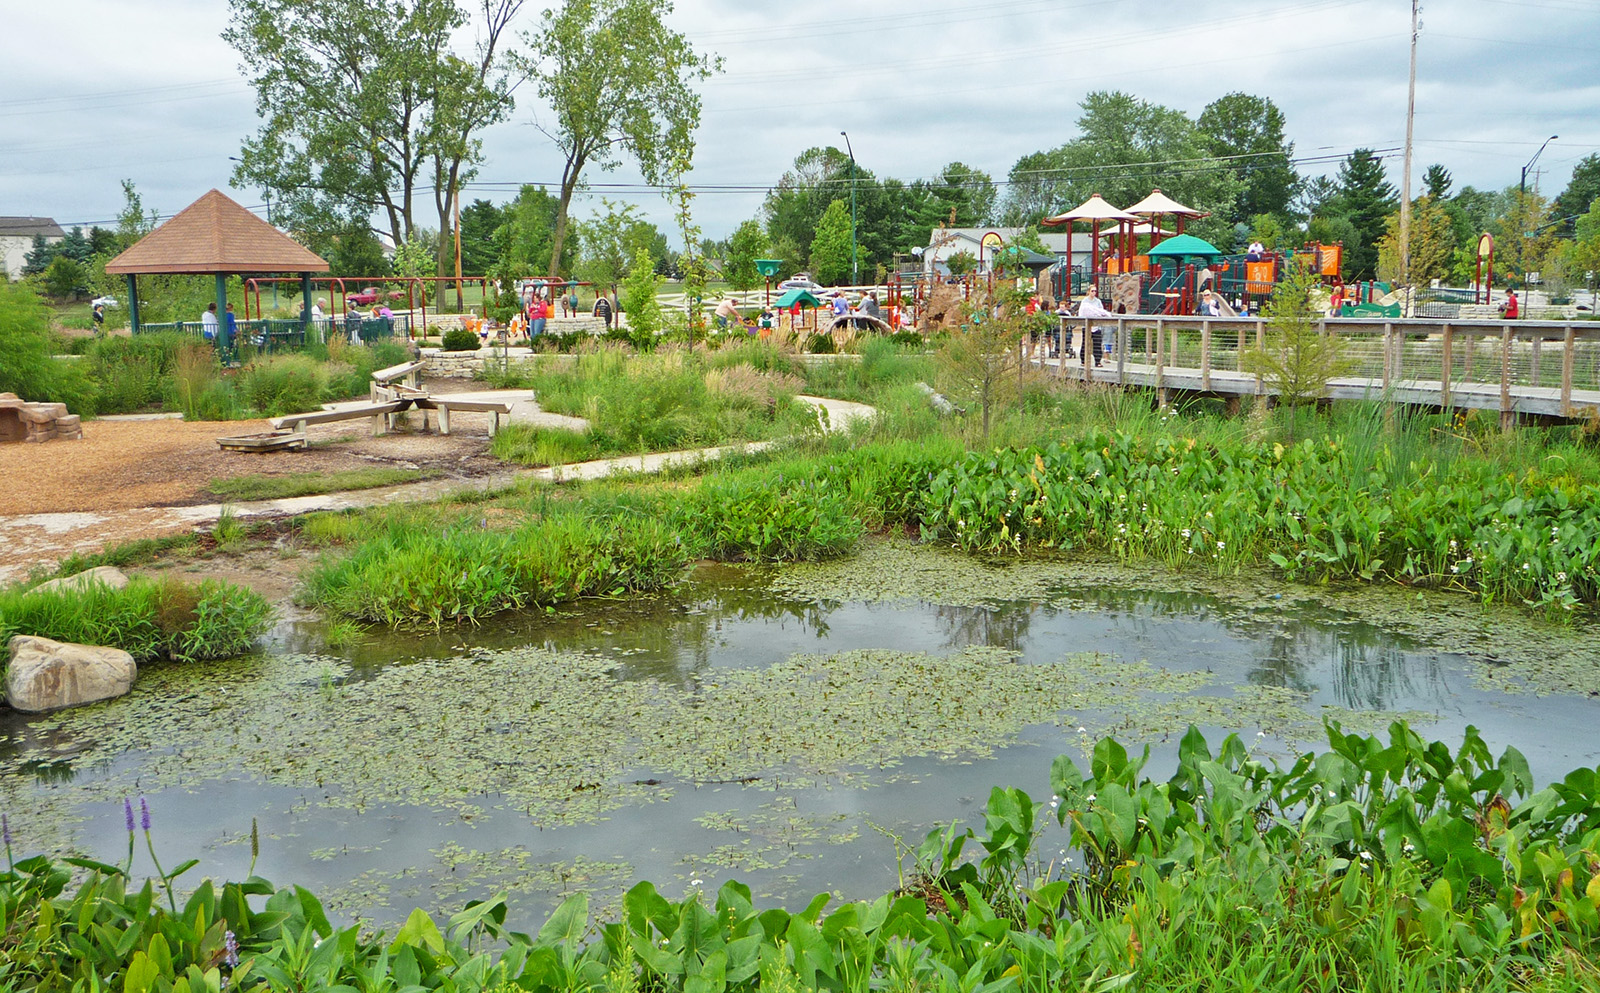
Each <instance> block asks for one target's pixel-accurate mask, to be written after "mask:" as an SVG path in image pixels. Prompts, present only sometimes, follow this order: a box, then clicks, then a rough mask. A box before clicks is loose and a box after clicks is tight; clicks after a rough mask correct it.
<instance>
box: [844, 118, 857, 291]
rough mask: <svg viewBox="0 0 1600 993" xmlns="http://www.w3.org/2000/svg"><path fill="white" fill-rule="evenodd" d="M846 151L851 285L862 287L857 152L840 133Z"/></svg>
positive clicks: (848, 137) (847, 137)
mask: <svg viewBox="0 0 1600 993" xmlns="http://www.w3.org/2000/svg"><path fill="white" fill-rule="evenodd" d="M839 134H840V135H841V136H843V138H844V147H845V150H846V151H848V152H849V153H850V285H851V286H860V285H861V265H860V263H859V262H858V261H857V259H856V150H855V149H854V148H851V147H850V136H849V135H847V134H845V133H844V132H843V131H840V132H839Z"/></svg>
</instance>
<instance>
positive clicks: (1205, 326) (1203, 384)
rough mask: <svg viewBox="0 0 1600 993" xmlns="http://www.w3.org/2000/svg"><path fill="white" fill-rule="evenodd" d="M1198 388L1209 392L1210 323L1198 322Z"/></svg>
mask: <svg viewBox="0 0 1600 993" xmlns="http://www.w3.org/2000/svg"><path fill="white" fill-rule="evenodd" d="M1200 388H1201V389H1202V390H1205V391H1206V392H1207V393H1209V392H1211V322H1210V321H1201V322H1200Z"/></svg>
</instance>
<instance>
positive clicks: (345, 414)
mask: <svg viewBox="0 0 1600 993" xmlns="http://www.w3.org/2000/svg"><path fill="white" fill-rule="evenodd" d="M409 406H411V401H409V400H391V401H390V402H388V403H369V404H365V405H363V406H360V407H349V408H346V409H344V410H319V411H314V412H312V413H308V414H288V415H286V416H284V417H274V418H272V419H271V420H270V421H268V422H267V423H269V424H271V425H272V426H273V427H274V428H276V429H278V430H282V429H283V428H285V427H292V428H293V429H294V432H295V434H297V435H299V436H300V438H301V439H302V441H303V440H304V438H305V434H306V428H307V427H309V426H311V425H312V424H332V423H334V422H335V421H353V420H356V419H358V418H362V417H370V418H372V433H373V434H374V435H380V434H383V432H384V428H385V425H386V422H385V417H386V416H387V415H389V414H397V413H399V412H400V411H402V410H405V409H406V408H407V407H409ZM302 447H304V446H303V445H302Z"/></svg>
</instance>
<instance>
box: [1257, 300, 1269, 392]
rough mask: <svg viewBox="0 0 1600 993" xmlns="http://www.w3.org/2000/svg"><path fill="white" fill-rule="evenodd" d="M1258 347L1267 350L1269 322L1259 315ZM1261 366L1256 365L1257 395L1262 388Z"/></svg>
mask: <svg viewBox="0 0 1600 993" xmlns="http://www.w3.org/2000/svg"><path fill="white" fill-rule="evenodd" d="M1256 348H1258V349H1261V350H1262V351H1266V348H1267V322H1266V321H1264V320H1262V319H1261V318H1259V317H1258V318H1256ZM1260 368H1261V367H1260V366H1256V369H1257V370H1258V371H1257V372H1256V396H1260V395H1261V390H1262V376H1261V373H1260V372H1259V370H1260Z"/></svg>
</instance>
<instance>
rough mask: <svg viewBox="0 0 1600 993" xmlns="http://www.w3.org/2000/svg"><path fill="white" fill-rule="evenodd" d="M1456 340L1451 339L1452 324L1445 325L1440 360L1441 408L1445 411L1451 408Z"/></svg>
mask: <svg viewBox="0 0 1600 993" xmlns="http://www.w3.org/2000/svg"><path fill="white" fill-rule="evenodd" d="M1454 344H1455V343H1454V341H1452V340H1451V332H1450V325H1448V324H1446V325H1445V326H1444V340H1443V342H1442V346H1443V354H1442V355H1441V357H1440V362H1439V408H1440V409H1441V410H1444V411H1449V409H1450V375H1451V373H1452V371H1453V369H1452V368H1451V367H1452V366H1453V365H1454V364H1455V353H1454V351H1453V348H1454Z"/></svg>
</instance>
